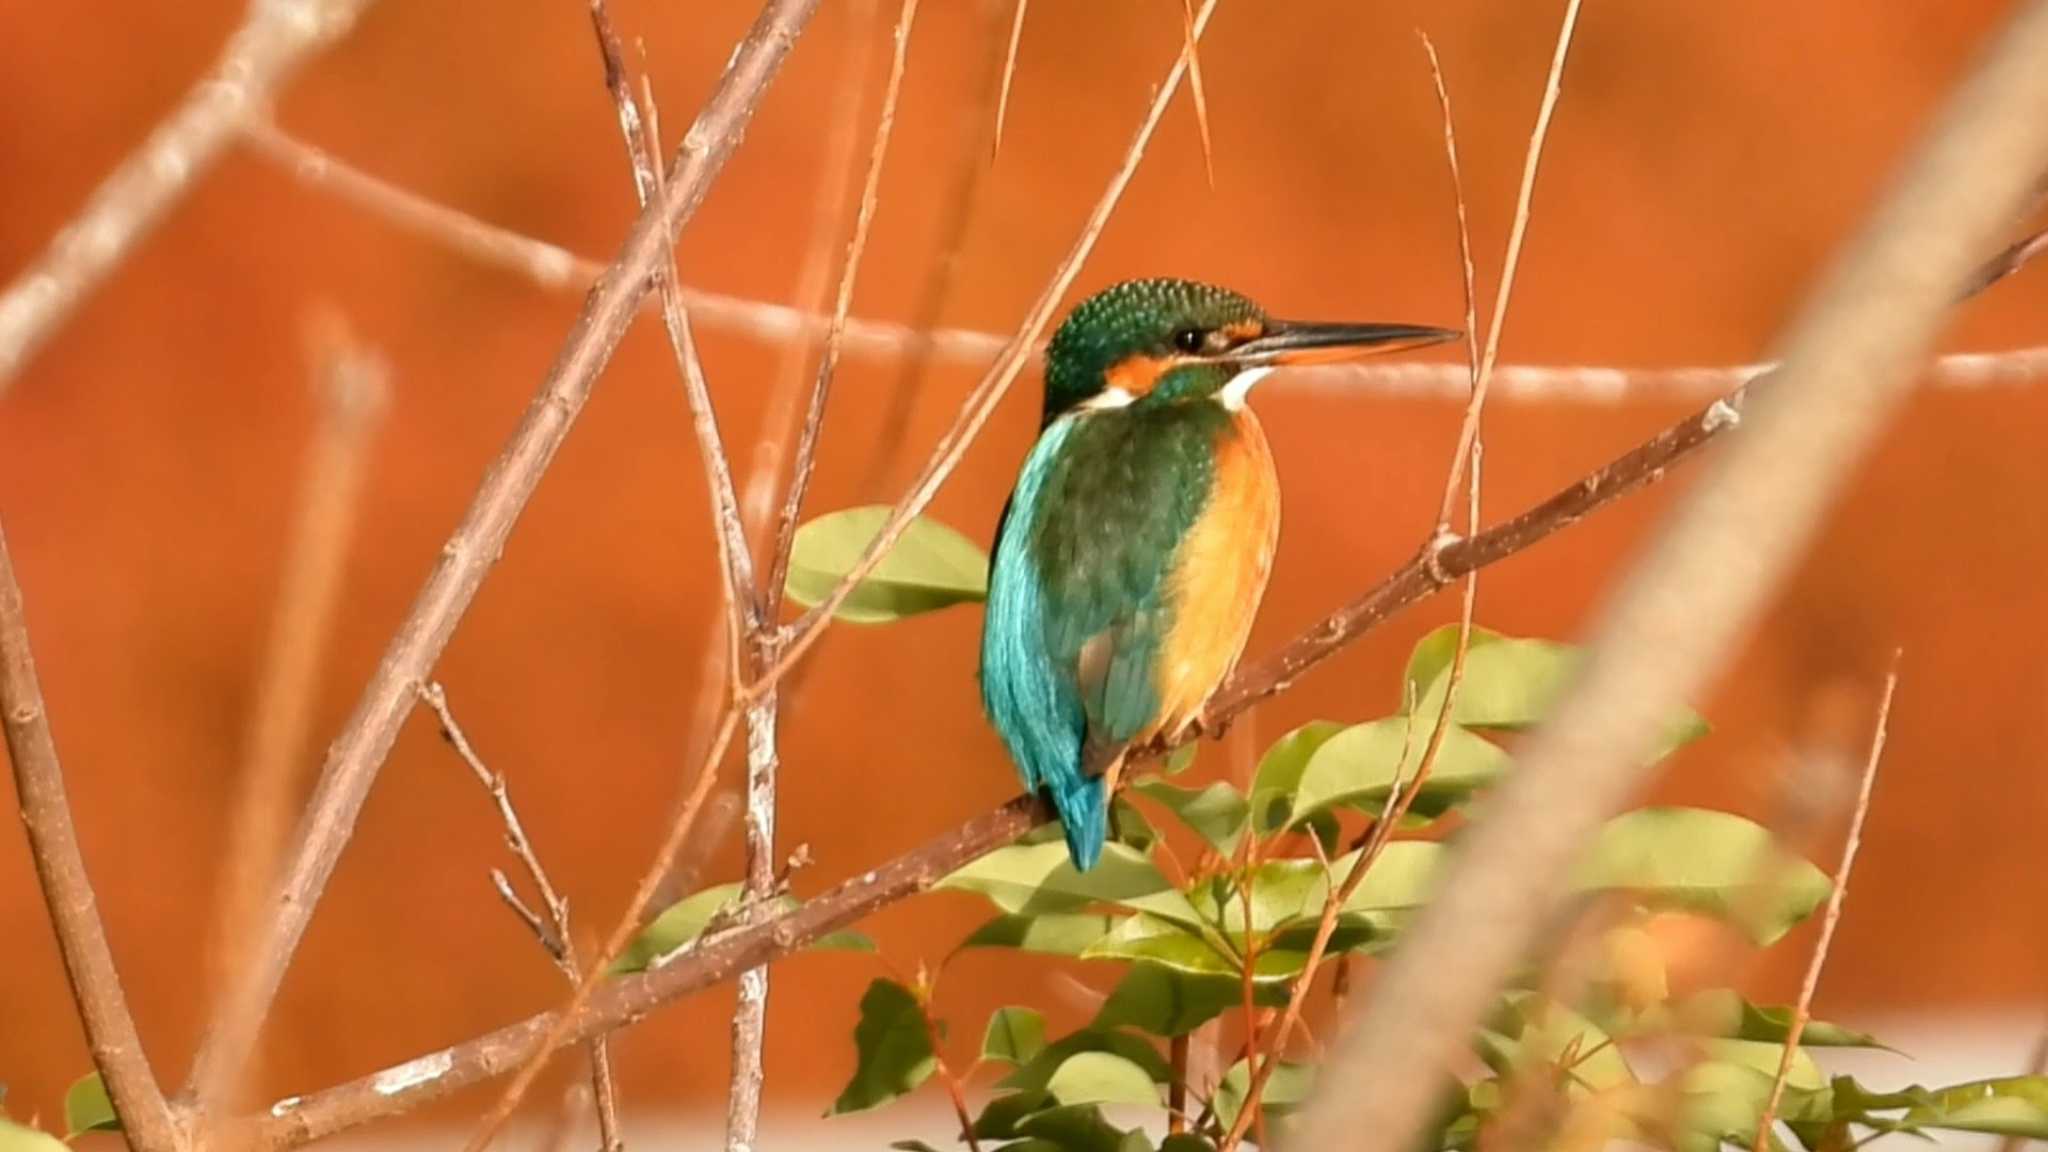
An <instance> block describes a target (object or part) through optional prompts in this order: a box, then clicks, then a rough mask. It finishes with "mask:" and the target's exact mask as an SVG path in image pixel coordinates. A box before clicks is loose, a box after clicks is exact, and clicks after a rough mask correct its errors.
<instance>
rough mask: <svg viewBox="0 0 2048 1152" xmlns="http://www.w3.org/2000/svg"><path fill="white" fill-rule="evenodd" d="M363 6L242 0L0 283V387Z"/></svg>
mask: <svg viewBox="0 0 2048 1152" xmlns="http://www.w3.org/2000/svg"><path fill="white" fill-rule="evenodd" d="M369 6H370V0H249V15H248V16H247V18H245V19H244V20H243V22H242V26H241V27H240V28H239V29H237V30H236V31H235V33H234V35H233V36H231V37H230V38H229V39H228V42H227V46H226V47H225V48H224V49H222V51H221V56H220V59H219V60H218V61H216V62H215V64H214V66H213V67H212V68H211V69H209V70H208V71H207V73H206V75H205V76H204V77H202V78H201V79H200V80H199V82H198V83H196V84H194V85H193V86H192V88H191V90H190V91H189V92H187V93H186V94H185V99H184V101H183V102H182V103H180V104H179V105H178V107H177V109H176V110H175V111H173V112H172V113H171V114H170V115H169V116H168V117H166V118H165V119H164V121H163V122H162V123H160V124H158V125H157V127H156V130H155V131H154V132H151V133H150V134H149V139H147V140H144V141H143V142H142V145H141V147H139V148H137V149H136V150H135V151H134V152H132V153H130V154H129V155H128V157H127V158H126V159H125V160H123V161H121V164H120V166H119V167H117V168H115V169H114V171H113V172H111V173H109V174H108V176H107V178H106V179H105V180H104V181H102V182H101V183H100V186H99V187H98V188H96V189H94V190H93V193H92V197H91V199H89V200H87V201H86V204H85V207H84V208H83V209H81V210H80V211H79V214H78V216H77V218H76V219H74V220H72V221H71V223H69V224H67V225H65V227H64V230H63V231H61V232H59V233H57V235H56V236H55V237H54V238H53V239H51V241H50V244H49V246H48V247H47V248H45V249H44V250H43V254H42V255H41V256H40V257H38V258H37V259H36V262H35V263H34V264H31V265H30V266H29V267H28V270H27V271H25V272H23V273H21V275H19V276H17V277H15V279H14V282H13V283H12V284H9V285H8V286H7V288H6V290H5V291H4V292H0V396H4V395H6V394H7V389H8V386H9V385H10V384H12V383H13V381H14V378H15V376H16V375H18V374H19V373H20V371H21V369H22V367H23V366H24V365H26V364H27V363H28V361H29V359H30V358H31V357H33V356H34V355H35V354H36V352H37V351H38V350H40V349H41V347H42V345H43V342H44V341H46V340H48V339H49V338H50V336H51V335H52V334H53V333H55V332H56V331H57V329H58V328H60V327H62V326H63V324H64V321H65V320H67V319H69V318H70V315H71V313H72V311H73V310H74V309H76V308H77V307H78V305H79V303H80V302H81V301H83V300H84V299H85V297H86V296H87V295H89V294H90V293H91V292H92V290H93V289H95V288H97V287H99V284H100V282H101V281H102V280H105V279H106V278H107V276H108V274H110V273H111V272H113V270H114V268H115V267H116V266H118V265H119V264H120V263H121V260H122V259H123V258H124V257H126V256H127V254H128V250H129V249H130V248H132V247H134V245H135V242H136V241H138V240H140V239H141V238H142V237H143V236H144V235H146V234H147V233H148V232H149V230H150V229H151V228H152V227H154V226H155V225H156V222H157V221H158V220H160V219H162V218H163V216H164V214H165V213H166V212H168V211H170V209H171V207H172V205H174V204H176V203H177V201H178V199H179V198H180V197H182V196H183V195H184V194H185V192H186V190H187V189H189V188H190V187H191V185H192V181H193V180H194V179H195V178H197V177H198V176H199V175H200V173H202V172H205V171H206V170H207V169H208V168H210V167H212V166H213V162H214V160H215V159H217V158H218V157H219V156H220V153H221V151H222V150H223V149H224V148H226V147H227V145H228V144H230V143H232V142H233V140H234V138H235V134H236V130H237V129H238V128H239V126H240V124H241V120H242V117H243V116H244V115H245V114H246V112H247V110H248V109H250V108H255V107H260V106H261V105H263V104H265V103H267V102H268V100H269V98H270V93H271V92H272V90H274V89H275V88H276V87H277V86H278V85H280V84H283V83H284V82H285V81H286V80H289V79H290V78H291V76H292V74H293V73H294V72H296V71H298V69H299V67H300V66H301V65H303V64H304V63H305V62H306V61H307V60H308V59H310V58H311V57H312V56H313V55H314V54H315V53H317V52H319V51H320V50H321V49H323V48H325V47H327V46H328V45H329V44H332V43H333V42H334V41H336V40H338V39H340V38H341V37H342V36H343V35H345V34H346V33H347V32H348V30H349V28H350V27H351V26H353V25H354V23H355V21H356V18H357V17H358V16H360V15H361V14H362V13H363V11H364V10H365V9H367V8H368V7H369Z"/></svg>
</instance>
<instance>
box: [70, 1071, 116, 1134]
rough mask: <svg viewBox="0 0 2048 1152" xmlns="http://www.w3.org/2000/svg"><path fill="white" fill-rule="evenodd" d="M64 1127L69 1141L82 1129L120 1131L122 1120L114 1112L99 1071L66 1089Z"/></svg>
mask: <svg viewBox="0 0 2048 1152" xmlns="http://www.w3.org/2000/svg"><path fill="white" fill-rule="evenodd" d="M64 1127H65V1128H66V1129H67V1130H68V1134H67V1135H66V1136H65V1137H64V1139H66V1140H69V1139H71V1138H72V1137H74V1136H77V1135H78V1134H79V1133H81V1132H118V1131H120V1130H121V1119H120V1117H118V1116H116V1115H114V1102H113V1101H112V1100H110V1099H108V1097H107V1086H106V1084H104V1083H102V1082H101V1080H100V1074H99V1073H97V1072H87V1073H86V1074H85V1075H83V1076H80V1077H79V1078H78V1079H76V1080H73V1081H72V1082H71V1087H70V1088H68V1089H66V1090H65V1092H64Z"/></svg>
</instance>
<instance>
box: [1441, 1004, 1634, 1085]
mask: <svg viewBox="0 0 2048 1152" xmlns="http://www.w3.org/2000/svg"><path fill="white" fill-rule="evenodd" d="M1504 1000H1505V1003H1503V1004H1502V1005H1501V1008H1500V1011H1499V1012H1497V1013H1496V1014H1495V1018H1494V1019H1493V1020H1492V1021H1491V1022H1490V1023H1489V1025H1488V1026H1487V1027H1486V1028H1485V1029H1483V1030H1482V1031H1481V1033H1480V1037H1479V1047H1480V1053H1481V1055H1482V1056H1484V1057H1485V1058H1486V1060H1487V1063H1488V1064H1490V1065H1491V1066H1492V1067H1493V1069H1494V1070H1495V1071H1496V1072H1498V1073H1500V1074H1502V1075H1504V1076H1505V1075H1507V1074H1509V1073H1510V1072H1511V1071H1512V1070H1513V1069H1514V1067H1515V1065H1516V1064H1517V1063H1518V1062H1519V1061H1521V1060H1525V1059H1526V1060H1534V1061H1538V1062H1540V1063H1541V1064H1543V1065H1545V1066H1548V1067H1551V1068H1555V1069H1557V1070H1559V1071H1560V1072H1563V1073H1564V1074H1565V1075H1566V1076H1567V1077H1568V1079H1567V1081H1566V1083H1568V1084H1570V1085H1571V1087H1572V1089H1573V1090H1574V1091H1576V1092H1578V1093H1582V1094H1583V1093H1588V1092H1599V1091H1605V1090H1607V1089H1610V1088H1618V1087H1621V1086H1623V1085H1627V1084H1633V1083H1635V1082H1636V1077H1635V1073H1634V1072H1632V1071H1630V1069H1629V1066H1628V1061H1627V1060H1626V1059H1624V1058H1623V1057H1622V1054H1621V1050H1620V1049H1619V1048H1617V1047H1615V1044H1614V1041H1613V1039H1612V1038H1611V1037H1609V1036H1608V1034H1607V1033H1606V1032H1605V1031H1603V1030H1602V1029H1601V1028H1600V1027H1599V1026H1598V1025H1596V1024H1594V1023H1593V1022H1592V1021H1591V1020H1588V1019H1586V1018H1585V1017H1584V1016H1581V1015H1579V1014H1578V1013H1577V1012H1575V1011H1573V1010H1572V1009H1570V1008H1567V1007H1565V1006H1564V1005H1562V1004H1559V1003H1557V1002H1555V1001H1553V1000H1551V999H1550V998H1548V997H1545V996H1540V995H1536V994H1534V993H1529V992H1512V993H1509V994H1508V995H1507V996H1506V997H1505V998H1504Z"/></svg>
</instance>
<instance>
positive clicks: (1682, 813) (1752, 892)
mask: <svg viewBox="0 0 2048 1152" xmlns="http://www.w3.org/2000/svg"><path fill="white" fill-rule="evenodd" d="M1573 883H1574V885H1575V886H1576V887H1578V888H1580V889H1583V890H1594V891H1615V890H1620V891H1634V892H1636V893H1637V894H1638V896H1639V898H1640V899H1642V900H1643V901H1644V902H1645V903H1647V904H1650V905H1652V906H1655V907H1661V908H1675V909H1684V910H1686V911H1692V912H1700V913H1704V914H1707V915H1711V916H1715V917H1718V918H1720V919H1723V920H1727V921H1730V922H1736V921H1737V920H1738V918H1739V917H1741V916H1745V915H1746V916H1747V917H1748V918H1749V920H1750V922H1749V923H1747V924H1739V923H1738V927H1742V928H1744V929H1745V930H1747V931H1748V932H1749V933H1750V935H1751V936H1752V937H1753V938H1754V939H1755V940H1756V942H1757V943H1758V944H1770V943H1773V942H1775V941H1776V940H1777V939H1778V938H1779V937H1781V936H1783V935H1784V934H1785V933H1786V932H1787V931H1790V930H1791V928H1792V926H1793V925H1795V924H1797V923H1799V922H1800V921H1801V920H1804V919H1805V918H1806V917H1807V916H1809V915H1811V914H1812V913H1813V911H1814V910H1815V909H1816V908H1819V907H1820V905H1821V903H1822V902H1823V901H1825V900H1826V899H1827V897H1828V892H1829V890H1830V888H1831V887H1832V885H1831V884H1830V882H1829V880H1828V877H1827V874H1826V873H1825V872H1822V871H1821V870H1820V869H1819V868H1817V867H1815V866H1814V865H1813V864H1812V863H1811V862H1809V861H1807V860H1804V859H1801V858H1800V857H1798V856H1794V855H1792V854H1790V853H1787V852H1785V851H1784V850H1783V849H1781V848H1779V847H1778V845H1777V841H1776V838H1775V837H1774V836H1773V835H1772V834H1771V832H1770V830H1769V829H1767V828H1765V827H1764V826H1762V825H1761V824H1758V823H1756V822H1754V821H1751V820H1746V819H1744V818H1742V817H1740V816H1736V815H1734V814H1732V813H1728V812H1715V811H1712V810H1710V809H1705V808H1641V809H1637V810H1635V811H1633V812H1624V813H1622V814H1621V815H1620V816H1617V817H1615V818H1614V819H1612V820H1610V821H1608V822H1607V824H1606V825H1605V826H1604V827H1602V828H1601V829H1600V834H1599V836H1598V837H1597V838H1596V839H1595V841H1594V844H1593V848H1592V850H1591V851H1589V852H1587V853H1586V854H1585V855H1584V856H1583V857H1581V859H1580V861H1579V866H1578V868H1577V870H1576V871H1575V872H1574V873H1573ZM1760 883H1761V884H1763V885H1764V886H1765V889H1764V891H1761V892H1759V891H1757V887H1758V885H1759V884H1760Z"/></svg>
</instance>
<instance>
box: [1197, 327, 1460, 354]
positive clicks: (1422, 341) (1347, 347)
mask: <svg viewBox="0 0 2048 1152" xmlns="http://www.w3.org/2000/svg"><path fill="white" fill-rule="evenodd" d="M1463 335H1464V333H1463V332H1458V331H1455V330H1453V329H1450V328H1431V327H1428V326H1427V325H1422V324H1320V323H1306V322H1302V321H1296V320H1273V321H1269V322H1267V325H1266V334H1265V335H1263V336H1260V337H1258V338H1257V339H1253V340H1247V341H1245V342H1244V343H1242V344H1239V345H1238V346H1237V347H1235V348H1232V349H1231V350H1230V352H1229V357H1230V358H1231V359H1232V360H1235V361H1238V362H1239V363H1245V364H1276V365H1277V364H1321V363H1328V362H1330V361H1335V360H1350V359H1354V358H1356V357H1360V356H1374V355H1379V354H1381V353H1386V352H1400V351H1404V350H1406V349H1410V348H1427V347H1429V346H1430V345H1432V344H1442V343H1444V342H1446V341H1449V340H1456V339H1458V338H1459V337H1461V336H1463Z"/></svg>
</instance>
